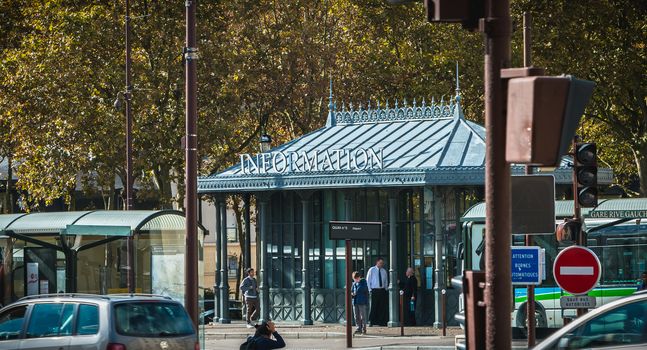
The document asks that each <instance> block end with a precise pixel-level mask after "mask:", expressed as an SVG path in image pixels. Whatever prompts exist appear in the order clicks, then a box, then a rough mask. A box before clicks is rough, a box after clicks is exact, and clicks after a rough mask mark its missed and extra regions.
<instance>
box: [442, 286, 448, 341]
mask: <svg viewBox="0 0 647 350" xmlns="http://www.w3.org/2000/svg"><path fill="white" fill-rule="evenodd" d="M440 295H442V301H441V305H442V310H441V311H440V312H442V319H443V337H445V336H447V305H446V303H447V290H446V289H445V288H443V290H442V291H441V292H440Z"/></svg>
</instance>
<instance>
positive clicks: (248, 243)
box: [243, 194, 252, 271]
mask: <svg viewBox="0 0 647 350" xmlns="http://www.w3.org/2000/svg"><path fill="white" fill-rule="evenodd" d="M251 202H252V201H251V199H250V195H249V194H245V196H244V197H243V205H244V206H245V212H244V214H243V216H244V217H243V220H245V250H244V251H243V268H244V269H247V268H250V267H252V226H251V223H252V222H251V220H250V218H249V212H250V206H251V204H252V203H251ZM243 271H244V270H243Z"/></svg>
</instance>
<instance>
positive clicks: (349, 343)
mask: <svg viewBox="0 0 647 350" xmlns="http://www.w3.org/2000/svg"><path fill="white" fill-rule="evenodd" d="M352 258H353V256H352V254H351V240H350V239H347V240H346V347H347V348H352V347H353V333H352V332H353V330H352V325H353V310H352V305H351V299H350V287H351V286H352V285H353V284H352V283H353V282H352V277H351V274H352V273H353V262H352V260H351V259H352Z"/></svg>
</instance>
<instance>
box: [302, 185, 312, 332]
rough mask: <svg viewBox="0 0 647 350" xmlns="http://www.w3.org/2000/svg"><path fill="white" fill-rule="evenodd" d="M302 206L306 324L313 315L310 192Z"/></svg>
mask: <svg viewBox="0 0 647 350" xmlns="http://www.w3.org/2000/svg"><path fill="white" fill-rule="evenodd" d="M301 198H302V199H301V207H302V216H303V245H302V253H301V263H302V268H301V290H302V292H303V305H302V307H303V321H302V323H303V324H304V325H311V324H312V315H311V310H310V273H309V272H308V262H309V261H310V251H309V249H310V231H311V230H310V229H311V227H312V219H311V212H312V200H311V199H310V198H311V197H310V193H308V194H302V195H301Z"/></svg>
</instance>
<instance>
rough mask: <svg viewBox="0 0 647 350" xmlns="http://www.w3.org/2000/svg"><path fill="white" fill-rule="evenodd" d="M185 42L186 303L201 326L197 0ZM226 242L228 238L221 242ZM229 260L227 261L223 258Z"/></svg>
mask: <svg viewBox="0 0 647 350" xmlns="http://www.w3.org/2000/svg"><path fill="white" fill-rule="evenodd" d="M185 6H186V14H185V17H186V44H185V45H186V46H185V47H184V65H185V74H186V76H185V89H186V136H185V140H186V142H185V159H186V165H185V170H186V172H185V176H184V181H185V184H186V206H185V208H186V257H185V284H184V306H185V307H186V310H187V312H188V313H189V316H191V319H192V320H193V324H194V325H195V326H196V329H197V327H198V239H197V236H198V232H197V229H198V228H197V165H198V155H197V151H198V135H197V134H198V126H197V120H198V106H197V85H198V84H197V59H198V49H197V47H196V46H197V44H196V7H197V1H196V0H186V1H185ZM221 244H227V242H226V241H225V242H221ZM222 263H223V264H226V262H224V261H223V262H222Z"/></svg>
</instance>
